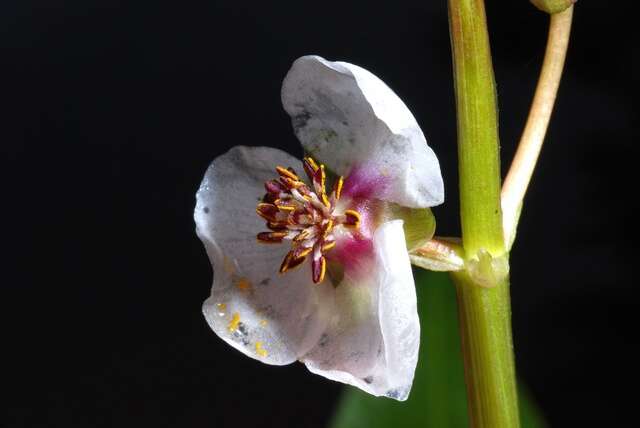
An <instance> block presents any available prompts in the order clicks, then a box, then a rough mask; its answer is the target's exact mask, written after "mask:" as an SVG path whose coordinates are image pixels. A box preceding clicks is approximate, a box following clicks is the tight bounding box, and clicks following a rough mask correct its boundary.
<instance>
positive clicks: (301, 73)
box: [282, 56, 444, 208]
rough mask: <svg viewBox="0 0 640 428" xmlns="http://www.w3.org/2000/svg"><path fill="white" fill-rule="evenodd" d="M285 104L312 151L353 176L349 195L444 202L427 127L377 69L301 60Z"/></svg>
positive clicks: (285, 90)
mask: <svg viewBox="0 0 640 428" xmlns="http://www.w3.org/2000/svg"><path fill="white" fill-rule="evenodd" d="M282 103H283V105H284V109H285V110H286V111H287V113H288V114H289V115H290V116H291V118H292V122H293V127H294V130H295V133H296V135H297V137H298V139H299V140H300V142H301V143H302V145H303V147H304V149H305V150H306V151H307V152H309V153H310V154H311V155H312V156H314V157H315V158H316V159H317V160H319V161H320V162H322V163H324V164H326V165H327V166H328V167H329V168H330V169H331V170H332V171H334V172H335V173H337V174H339V175H342V176H345V177H351V178H350V179H349V178H347V181H346V182H345V192H349V191H351V192H352V193H353V192H356V193H357V195H355V196H358V197H376V198H379V199H384V200H388V201H390V202H395V203H398V204H400V205H404V206H407V207H412V208H420V207H431V206H434V205H438V204H440V203H442V202H443V200H444V188H443V183H442V176H441V174H440V165H439V163H438V159H437V158H436V156H435V154H434V152H433V150H431V148H430V147H429V146H428V145H427V142H426V139H425V137H424V135H423V133H422V131H421V129H420V126H419V125H418V123H417V122H416V120H415V118H414V117H413V115H412V114H411V112H410V111H409V109H408V108H407V106H406V105H405V104H404V103H403V102H402V101H401V100H400V98H398V96H397V95H396V94H395V93H394V92H393V91H392V90H391V89H389V87H388V86H387V85H385V84H384V82H382V81H381V80H380V79H379V78H377V77H376V76H374V75H373V74H372V73H370V72H369V71H367V70H365V69H363V68H361V67H358V66H356V65H353V64H349V63H345V62H329V61H326V60H325V59H323V58H321V57H319V56H304V57H301V58H299V59H298V60H296V61H295V62H294V63H293V66H292V67H291V70H289V73H288V74H287V76H286V78H285V80H284V82H283V86H282Z"/></svg>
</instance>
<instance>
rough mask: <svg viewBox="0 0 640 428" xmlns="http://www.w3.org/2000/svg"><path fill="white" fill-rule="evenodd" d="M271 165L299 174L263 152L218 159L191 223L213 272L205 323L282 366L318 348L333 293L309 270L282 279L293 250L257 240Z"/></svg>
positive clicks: (289, 160) (276, 154)
mask: <svg viewBox="0 0 640 428" xmlns="http://www.w3.org/2000/svg"><path fill="white" fill-rule="evenodd" d="M276 165H282V166H285V167H288V166H292V167H294V168H299V167H300V162H299V161H298V160H296V159H295V158H293V157H292V156H290V155H288V154H286V153H284V152H282V151H280V150H276V149H271V148H266V147H253V148H250V147H234V148H232V149H231V150H230V151H229V152H227V153H226V154H224V155H222V156H220V157H218V158H216V159H215V160H214V161H213V163H212V164H211V166H210V167H209V169H208V170H207V172H206V174H205V177H204V179H203V181H202V184H201V185H200V189H199V190H198V192H197V194H196V208H195V212H194V218H195V222H196V231H197V234H198V236H199V237H200V239H201V240H202V242H203V243H204V245H205V247H206V250H207V254H208V255H209V259H210V261H211V264H212V266H213V270H214V279H213V286H212V290H211V296H210V297H209V298H208V299H207V300H206V301H205V302H204V305H203V312H204V315H205V317H206V320H207V322H208V323H209V325H210V326H211V328H212V329H213V330H214V331H215V332H216V334H218V336H220V337H221V338H222V339H224V340H225V341H226V342H228V343H229V344H230V345H232V346H233V347H235V348H237V349H239V350H240V351H241V352H243V353H245V354H246V355H248V356H250V357H253V358H256V359H259V360H260V361H263V362H265V363H269V364H278V365H280V364H288V363H291V362H293V361H295V360H296V359H297V357H298V356H299V355H301V354H303V353H305V352H306V351H307V350H308V349H310V348H311V347H312V346H314V345H315V344H316V343H317V342H318V340H319V338H320V335H321V333H322V331H324V329H325V325H326V318H327V317H326V316H324V315H323V312H322V311H323V310H325V308H327V307H330V305H326V304H324V303H323V301H324V300H327V299H329V300H330V299H331V293H332V290H331V287H325V286H324V284H321V285H319V286H316V285H314V284H313V283H312V282H311V272H310V268H309V263H304V264H303V265H302V266H300V267H298V268H297V269H295V270H293V271H290V272H287V273H286V274H285V275H281V274H279V273H278V269H279V267H280V264H281V263H282V260H283V259H284V256H285V254H286V253H287V251H288V250H289V249H290V246H289V245H287V243H282V244H261V243H258V242H257V240H256V234H257V233H258V232H261V231H264V230H266V227H265V222H264V220H262V219H261V218H260V217H258V215H256V211H255V210H256V204H257V203H258V201H260V199H261V197H262V196H263V195H264V193H265V190H264V187H263V186H264V182H265V181H267V180H269V179H272V178H274V176H275V171H274V168H275V166H276ZM300 169H301V168H300Z"/></svg>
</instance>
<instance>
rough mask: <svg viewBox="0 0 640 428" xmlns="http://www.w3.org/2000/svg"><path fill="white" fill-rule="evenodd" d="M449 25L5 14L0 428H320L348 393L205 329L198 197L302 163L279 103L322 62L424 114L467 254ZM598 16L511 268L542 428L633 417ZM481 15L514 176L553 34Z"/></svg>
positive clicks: (615, 91)
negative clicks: (244, 174) (214, 177)
mask: <svg viewBox="0 0 640 428" xmlns="http://www.w3.org/2000/svg"><path fill="white" fill-rule="evenodd" d="M445 3H446V2H445V1H444V0H442V1H421V2H415V3H413V2H406V1H393V2H387V4H385V5H384V6H383V5H382V4H373V3H371V2H364V1H353V2H329V1H325V2H300V1H297V2H256V4H254V5H249V4H245V3H239V2H232V1H228V2H215V1H189V2H156V1H154V2H141V1H139V2H122V4H118V2H114V1H88V0H78V1H71V0H68V1H63V2H45V1H24V0H22V1H13V0H4V1H3V2H2V3H1V4H0V67H1V68H0V88H1V93H0V113H1V116H0V154H1V156H2V157H1V159H2V167H1V170H0V179H1V183H2V184H1V186H0V189H2V194H1V198H2V199H1V200H2V217H3V220H2V225H3V227H2V229H3V233H2V234H3V238H2V244H3V245H2V247H3V252H4V253H5V255H4V256H3V258H2V260H3V263H2V265H3V268H2V270H3V278H4V279H3V280H2V293H3V295H5V297H4V298H2V303H1V304H2V307H3V310H2V317H3V320H2V331H3V333H2V336H3V340H2V342H3V343H2V355H3V359H5V358H6V362H5V363H3V364H2V372H3V374H2V380H1V385H2V386H1V388H2V389H3V390H5V392H7V393H8V394H9V398H8V399H7V398H5V399H3V400H2V402H1V403H0V407H5V409H4V410H2V411H0V417H1V418H2V420H0V425H2V426H7V427H12V428H13V427H35V426H60V427H72V426H73V427H75V426H96V427H98V426H118V427H128V426H180V427H204V426H223V427H226V426H229V427H231V426H233V427H250V426H265V427H268V426H310V427H321V426H323V425H324V424H325V423H326V421H327V420H328V418H329V417H330V415H331V413H332V410H333V408H334V405H335V402H336V397H337V396H338V394H339V392H340V390H341V388H340V386H339V385H338V384H335V383H332V382H329V381H325V380H323V379H321V378H319V377H317V376H314V375H311V374H308V373H307V372H306V370H305V369H304V367H303V366H302V365H300V364H294V365H291V366H287V367H269V366H265V365H261V364H259V363H257V362H255V361H253V360H251V359H248V358H245V357H242V356H240V354H239V353H237V352H236V351H233V350H231V349H230V348H229V347H228V346H227V345H225V344H224V343H223V342H222V341H221V340H219V339H218V338H217V337H216V336H215V335H214V334H213V333H212V332H211V331H210V330H209V328H208V327H207V326H206V323H205V322H204V319H203V317H202V316H201V313H200V305H201V302H202V301H203V300H204V298H205V297H206V296H207V295H208V293H209V287H210V281H211V269H210V267H209V262H208V260H207V258H206V256H205V252H204V250H203V248H202V245H201V244H200V242H199V241H198V239H197V238H196V236H195V234H194V224H193V220H192V210H193V205H194V194H195V190H196V189H197V186H198V184H199V182H200V179H201V177H202V175H203V173H204V171H205V169H206V167H207V165H208V164H209V162H210V161H211V160H212V159H213V158H214V157H215V156H217V155H218V154H220V153H222V152H224V151H226V150H227V149H228V148H230V147H232V146H234V145H237V144H245V145H268V146H277V147H281V148H284V149H286V150H288V151H289V152H290V153H292V154H295V155H300V154H301V151H300V148H299V146H298V144H297V141H296V139H295V137H294V136H293V133H292V132H291V127H290V123H289V119H288V117H287V115H286V114H285V113H284V112H283V110H282V108H281V106H280V98H279V90H280V84H281V81H282V78H283V77H284V75H285V73H286V71H287V70H288V68H289V66H290V64H291V62H292V61H293V60H294V59H295V58H297V57H298V56H301V55H304V54H309V53H316V54H320V55H322V56H324V57H326V58H328V59H332V60H346V61H349V62H353V63H356V64H359V65H362V66H364V67H366V68H368V69H370V70H372V71H373V72H375V73H376V74H377V75H378V76H380V77H381V78H382V79H383V80H385V81H386V82H387V84H389V86H391V87H392V88H393V89H394V90H395V91H396V92H397V93H398V94H399V95H400V96H401V98H402V99H403V100H404V101H405V102H406V104H407V105H408V106H409V107H410V109H411V110H412V111H413V112H414V114H415V116H416V117H417V118H418V121H419V122H420V124H421V125H422V127H423V130H424V132H425V134H426V135H427V138H428V140H429V142H430V144H431V146H432V147H433V148H434V150H435V151H436V153H437V154H438V156H439V158H440V162H441V166H442V171H443V174H444V177H445V183H446V191H447V196H448V199H447V202H446V204H445V205H444V206H443V207H440V208H438V209H437V210H436V215H437V217H438V222H439V233H440V234H443V235H454V234H459V225H458V220H457V218H458V216H457V210H458V203H457V200H456V199H457V191H456V186H457V175H456V153H455V116H454V99H453V90H452V78H451V61H450V51H449V36H448V27H447V13H446V5H445ZM610 3H611V2H602V1H580V2H579V3H578V5H577V7H576V13H575V21H574V31H573V34H572V42H571V47H570V50H569V56H568V62H567V67H566V74H565V78H564V80H563V83H562V86H561V89H560V98H559V101H558V103H557V106H556V112H555V115H554V118H553V120H552V124H551V127H550V130H549V134H548V139H547V142H546V145H545V148H544V150H543V154H542V158H541V164H540V167H539V168H538V170H537V172H536V174H535V177H534V181H533V184H532V188H531V190H530V192H529V195H528V198H527V201H526V206H525V211H524V214H523V218H522V222H521V227H520V233H519V237H518V241H517V243H516V246H515V248H514V251H513V254H512V282H513V289H512V294H513V312H514V313H513V321H514V332H515V345H516V351H517V352H516V356H517V366H518V370H519V372H520V374H521V376H522V377H523V378H524V380H525V381H526V382H527V383H528V385H529V386H530V388H531V390H532V392H533V395H534V396H535V397H536V399H537V400H538V402H539V404H540V405H541V407H542V409H543V410H544V412H545V414H546V416H547V418H548V420H549V422H550V423H551V425H552V426H587V425H591V424H593V425H596V424H601V423H605V422H606V424H607V426H621V425H623V424H624V421H625V420H627V418H628V417H629V416H630V415H631V414H632V413H633V412H635V411H634V409H633V408H632V407H631V406H629V405H630V404H631V401H632V397H633V395H632V394H634V392H631V393H630V392H627V391H626V390H625V389H624V387H625V385H627V384H631V382H632V381H631V377H632V376H631V375H632V374H633V373H634V367H635V364H636V361H637V358H638V352H637V351H638V349H637V339H636V337H635V326H634V320H635V318H636V317H635V312H636V310H637V305H636V297H637V292H636V291H635V284H634V283H633V281H634V279H633V275H632V269H633V266H632V264H631V263H632V254H634V252H633V249H632V248H631V245H630V243H629V242H628V241H629V240H630V239H629V236H630V235H631V233H632V232H633V227H634V225H633V224H632V223H631V217H632V212H633V211H634V209H632V205H631V204H632V202H635V198H636V195H637V190H635V184H636V173H637V171H634V173H633V174H632V171H631V168H632V167H633V165H634V164H635V163H636V162H637V156H636V153H637V151H636V149H635V147H632V141H634V140H637V136H638V135H637V131H636V129H635V127H633V125H632V124H633V122H635V115H634V112H633V111H632V106H631V100H630V99H631V93H632V91H631V89H630V85H631V83H632V79H633V78H634V77H633V76H634V70H633V61H634V60H633V58H632V57H633V51H634V50H635V48H633V44H632V40H631V38H630V37H631V34H632V33H633V29H632V28H630V27H628V26H627V25H626V24H625V23H624V22H622V20H623V19H624V15H627V14H628V12H625V11H622V12H615V11H614V10H613V8H612V6H611V5H610ZM487 12H488V19H489V24H490V28H491V29H490V33H491V40H492V48H493V53H494V65H495V69H496V70H495V71H496V78H497V82H498V90H499V104H500V118H501V130H500V134H501V141H502V146H503V147H502V158H503V169H505V168H506V166H507V165H508V161H509V159H510V158H511V155H512V153H513V151H514V147H515V142H516V141H517V139H518V137H519V133H520V131H521V129H522V126H523V122H524V119H525V117H526V112H527V109H528V106H529V102H530V98H531V95H532V92H533V88H534V85H535V80H536V74H537V72H538V69H539V64H540V61H541V58H542V54H543V52H544V44H545V40H546V29H547V17H546V15H545V14H543V13H541V12H539V11H537V10H536V9H534V8H533V7H532V6H530V5H529V4H528V2H527V1H525V0H519V1H488V3H487ZM632 184H634V186H633V188H634V190H632V186H631V185H632ZM230 227H232V226H231V225H230ZM627 386H629V385H627ZM631 386H633V385H631Z"/></svg>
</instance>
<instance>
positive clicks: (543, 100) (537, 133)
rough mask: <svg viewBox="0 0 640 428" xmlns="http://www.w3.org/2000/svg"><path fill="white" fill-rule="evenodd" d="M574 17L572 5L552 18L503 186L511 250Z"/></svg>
mask: <svg viewBox="0 0 640 428" xmlns="http://www.w3.org/2000/svg"><path fill="white" fill-rule="evenodd" d="M572 17H573V6H570V7H569V8H568V9H566V10H565V11H563V12H559V13H556V14H553V15H551V17H550V23H549V37H548V39H547V49H546V52H545V55H544V61H543V63H542V70H541V72H540V79H539V80H538V86H537V87H536V92H535V95H534V97H533V102H532V103H531V109H530V111H529V117H528V119H527V124H526V125H525V128H524V131H523V132H522V137H521V138H520V144H519V145H518V150H517V152H516V154H515V156H514V158H513V161H512V163H511V167H510V168H509V172H508V174H507V176H506V178H505V180H504V185H503V186H502V213H503V221H504V236H505V241H506V245H507V248H508V249H510V248H511V245H512V244H513V241H514V239H515V235H516V227H517V225H518V219H519V217H520V209H521V207H522V201H523V199H524V195H525V193H526V192H527V188H528V187H529V182H530V181H531V176H532V175H533V171H534V169H535V166H536V163H537V161H538V156H539V155H540V150H541V149H542V143H543V142H544V136H545V134H546V133H547V127H548V126H549V119H550V118H551V113H552V112H553V105H554V103H555V100H556V95H557V93H558V87H559V86H560V78H561V77H562V69H563V68H564V60H565V57H566V54H567V48H568V46H569V34H570V32H571V21H572Z"/></svg>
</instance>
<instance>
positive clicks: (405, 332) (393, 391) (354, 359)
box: [301, 220, 420, 401]
mask: <svg viewBox="0 0 640 428" xmlns="http://www.w3.org/2000/svg"><path fill="white" fill-rule="evenodd" d="M373 240H374V252H375V256H374V260H372V263H371V268H370V270H369V271H368V272H367V274H366V276H364V277H359V278H349V277H347V276H346V275H345V278H344V280H343V281H342V282H341V283H340V284H339V285H338V287H336V288H335V301H334V305H335V306H334V311H335V313H334V317H333V319H332V321H331V323H330V324H329V325H328V326H327V330H326V331H324V333H323V334H322V336H321V338H320V341H319V343H318V345H317V346H316V347H315V348H314V349H312V350H311V351H310V352H309V353H308V354H306V355H304V356H303V358H301V360H302V361H303V362H304V363H305V364H306V365H307V367H308V368H309V370H310V371H312V372H314V373H317V374H320V375H322V376H325V377H327V378H329V379H333V380H337V381H340V382H344V383H347V384H350V385H354V386H356V387H358V388H361V389H363V390H364V391H366V392H368V393H370V394H373V395H377V396H380V395H384V396H387V397H391V398H395V399H397V400H400V401H402V400H406V398H407V396H408V395H409V391H410V390H411V384H412V382H413V375H414V371H415V367H416V364H417V360H418V348H419V345H420V322H419V320H418V312H417V306H416V293H415V286H414V281H413V276H412V273H411V264H410V262H409V256H408V255H407V249H406V245H405V238H404V232H403V227H402V221H401V220H394V221H390V222H387V223H384V224H383V225H382V226H380V227H379V228H378V229H377V230H376V232H375V234H374V238H373Z"/></svg>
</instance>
